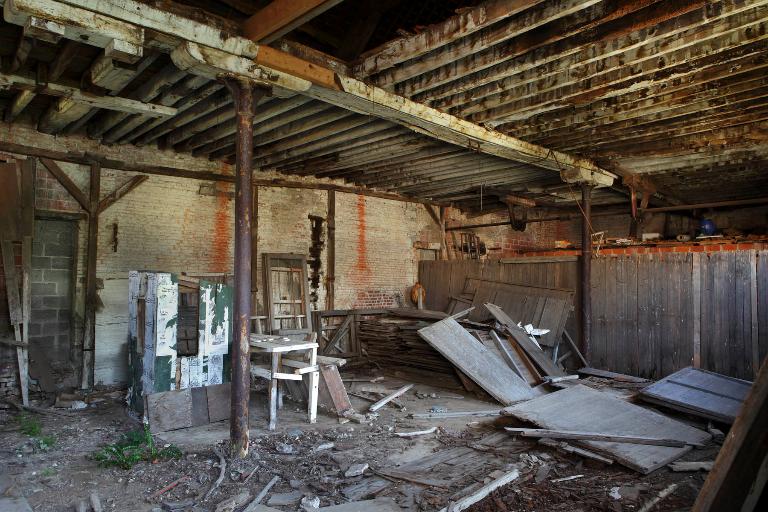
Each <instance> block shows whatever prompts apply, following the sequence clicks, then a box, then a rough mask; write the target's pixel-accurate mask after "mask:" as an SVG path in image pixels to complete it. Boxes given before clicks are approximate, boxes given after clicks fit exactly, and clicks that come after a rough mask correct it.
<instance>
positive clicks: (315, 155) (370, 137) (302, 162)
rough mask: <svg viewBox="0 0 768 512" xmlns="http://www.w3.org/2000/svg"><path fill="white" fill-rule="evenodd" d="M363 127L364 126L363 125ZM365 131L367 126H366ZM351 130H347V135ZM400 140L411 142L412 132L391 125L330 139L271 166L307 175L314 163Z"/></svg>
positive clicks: (351, 155)
mask: <svg viewBox="0 0 768 512" xmlns="http://www.w3.org/2000/svg"><path fill="white" fill-rule="evenodd" d="M364 128H365V127H364ZM366 131H367V128H366ZM350 133H352V132H348V133H347V135H348V136H349V134H350ZM402 141H407V142H412V141H413V134H412V133H410V132H408V131H407V130H406V129H405V128H402V127H400V126H393V127H391V128H389V129H385V130H382V131H380V132H378V133H372V134H366V135H364V136H362V137H349V138H348V139H346V140H345V139H343V138H342V139H341V141H339V140H338V139H337V140H336V141H332V142H333V143H332V144H329V145H328V146H325V147H321V148H319V149H315V150H314V151H312V152H310V153H308V154H305V155H304V156H303V157H301V158H298V159H290V160H286V161H283V162H279V163H277V164H275V165H273V166H272V167H273V168H275V169H277V170H279V171H280V172H290V173H291V174H297V175H300V176H309V175H312V174H314V173H315V165H317V164H321V165H322V164H325V163H328V162H331V163H337V162H341V161H343V160H345V159H352V158H355V157H357V156H359V155H360V154H361V153H368V152H373V151H376V150H377V149H379V148H385V147H391V146H393V145H394V146H397V145H399V144H400V143H401V142H402Z"/></svg>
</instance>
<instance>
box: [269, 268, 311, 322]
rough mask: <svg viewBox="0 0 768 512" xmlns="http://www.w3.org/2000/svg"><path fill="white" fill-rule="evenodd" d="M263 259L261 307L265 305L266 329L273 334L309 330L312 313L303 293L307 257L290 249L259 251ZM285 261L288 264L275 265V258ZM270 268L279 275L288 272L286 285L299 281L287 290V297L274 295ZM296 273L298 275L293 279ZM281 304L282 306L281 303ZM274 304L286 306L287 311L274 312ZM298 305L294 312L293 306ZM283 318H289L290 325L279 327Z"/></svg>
mask: <svg viewBox="0 0 768 512" xmlns="http://www.w3.org/2000/svg"><path fill="white" fill-rule="evenodd" d="M262 259H263V262H264V266H263V279H264V308H265V309H266V311H265V313H266V315H265V316H266V317H267V330H268V331H269V332H272V333H275V334H300V333H308V332H312V316H311V310H310V308H309V293H307V288H308V282H307V257H306V256H305V255H303V254H292V253H264V254H263V255H262ZM278 261H282V262H288V266H277V265H276V262H278ZM274 272H278V273H280V274H279V275H283V274H285V275H288V276H289V277H290V279H289V280H288V281H289V282H288V283H284V284H287V285H288V286H289V287H292V286H293V285H296V284H297V285H299V290H289V292H291V293H290V297H288V298H284V299H277V300H275V298H274V296H273V295H274V293H275V292H276V291H279V290H276V289H275V287H274V283H273V277H274V274H273V273H274ZM296 275H298V279H296ZM296 291H298V297H294V295H293V292H296ZM281 305H282V306H283V307H281ZM275 308H281V309H283V308H288V309H290V311H289V312H283V313H281V314H276V312H275ZM297 308H298V312H296V309H297ZM286 320H293V321H294V322H295V325H294V326H291V327H288V328H283V327H282V323H283V321H286Z"/></svg>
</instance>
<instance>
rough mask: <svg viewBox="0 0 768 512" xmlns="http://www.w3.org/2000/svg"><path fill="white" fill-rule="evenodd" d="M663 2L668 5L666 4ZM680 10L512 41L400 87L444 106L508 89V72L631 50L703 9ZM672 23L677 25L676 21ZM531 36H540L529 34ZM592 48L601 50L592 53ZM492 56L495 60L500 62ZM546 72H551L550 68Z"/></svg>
mask: <svg viewBox="0 0 768 512" xmlns="http://www.w3.org/2000/svg"><path fill="white" fill-rule="evenodd" d="M700 4H701V2H700V1H699V0H694V1H692V0H688V1H687V2H685V3H683V4H682V5H688V6H691V7H696V8H698V7H700ZM665 5H668V4H666V3H665ZM676 5H677V4H676ZM678 14H679V12H678V10H677V9H674V10H672V9H668V8H667V9H665V10H663V12H662V13H656V14H655V15H654V13H653V12H652V11H649V10H647V9H646V10H642V11H640V12H638V13H635V15H633V17H632V19H633V24H632V25H631V27H630V28H629V31H628V27H627V26H626V21H625V20H623V19H621V18H620V19H616V20H613V21H610V22H608V23H605V24H604V25H601V24H598V25H597V26H595V27H593V28H592V29H591V30H587V31H584V32H583V33H580V34H578V35H575V36H572V37H569V38H567V39H564V40H560V41H557V42H554V43H552V44H548V45H546V46H543V47H540V48H531V47H530V45H534V44H536V43H537V42H538V40H536V41H530V40H527V41H526V40H525V39H522V40H518V41H513V42H512V44H513V45H514V46H511V47H508V46H506V45H505V46H500V47H499V48H497V55H495V56H494V55H493V54H483V55H480V56H477V57H475V56H472V57H469V58H468V59H466V60H463V61H461V62H459V63H456V66H455V69H450V68H444V69H442V70H441V73H442V75H443V76H438V77H437V79H438V80H444V81H445V83H444V85H440V86H434V85H432V82H433V77H432V75H431V74H426V75H424V76H421V77H418V78H416V79H414V80H413V81H412V83H410V82H409V83H406V84H403V85H402V86H401V90H405V89H406V88H408V89H409V90H413V91H416V90H422V91H424V92H421V93H418V94H415V95H414V96H412V99H414V100H415V101H419V102H422V103H429V104H431V105H432V106H434V107H437V108H440V109H444V110H445V109H448V108H451V107H455V106H458V105H463V104H465V103H468V102H470V101H472V100H473V99H476V98H483V97H484V96H488V95H491V94H495V93H497V92H499V91H501V90H503V89H504V88H508V87H509V86H510V85H511V84H513V83H514V80H512V79H511V78H510V77H513V76H516V75H518V74H520V73H522V72H524V71H527V70H531V69H534V68H540V67H542V66H545V65H548V66H549V68H551V69H555V70H558V65H565V66H568V65H569V62H570V61H567V60H565V59H571V60H572V61H573V62H581V61H584V60H586V59H590V58H594V56H595V55H598V56H602V55H610V54H612V53H621V52H620V51H619V49H632V48H633V47H635V46H636V45H637V44H646V43H650V42H653V41H655V40H657V39H658V38H659V34H662V35H671V34H672V33H678V32H681V31H682V30H683V28H682V27H686V28H687V27H689V26H692V25H695V23H694V21H695V20H697V19H698V20H701V19H703V18H704V11H703V10H696V9H694V10H693V11H692V12H689V13H687V14H684V16H682V17H678ZM609 16H610V14H609ZM603 19H605V18H603ZM665 20H666V21H665ZM597 21H599V20H597ZM597 21H595V23H596V22H597ZM675 23H679V24H678V25H677V26H675ZM651 27H652V28H651ZM530 37H541V36H536V35H531V36H530ZM518 45H519V46H518ZM596 49H599V50H601V51H599V52H596ZM492 59H498V62H495V61H493V60H492ZM475 60H479V62H475ZM553 62H559V64H552V63H553ZM560 69H562V68H560ZM547 72H548V73H552V71H551V70H550V71H547ZM505 79H506V80H505Z"/></svg>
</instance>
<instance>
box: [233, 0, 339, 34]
mask: <svg viewBox="0 0 768 512" xmlns="http://www.w3.org/2000/svg"><path fill="white" fill-rule="evenodd" d="M341 1H342V0H273V1H272V2H271V3H270V4H269V5H267V6H266V7H264V8H263V9H261V10H260V11H258V12H256V14H254V15H253V16H251V17H250V18H248V19H247V20H245V21H244V22H243V34H244V35H245V37H247V38H248V39H250V40H252V41H256V42H261V43H264V44H268V43H271V42H273V41H274V40H276V39H277V38H279V37H281V36H284V35H285V34H287V33H288V32H290V31H291V30H293V29H295V28H296V27H299V26H301V25H303V24H305V23H306V22H308V21H309V20H311V19H312V18H314V17H315V16H319V15H320V14H322V13H324V12H325V11H327V10H328V9H330V8H331V7H333V6H335V5H336V4H339V3H341Z"/></svg>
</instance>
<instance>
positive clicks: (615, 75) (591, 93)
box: [467, 34, 768, 129]
mask: <svg viewBox="0 0 768 512" xmlns="http://www.w3.org/2000/svg"><path fill="white" fill-rule="evenodd" d="M760 37H761V38H762V37H765V38H766V39H767V40H768V34H766V35H765V36H762V35H761V36H760ZM698 51H703V50H701V49H699V50H698ZM671 57H674V58H675V60H674V61H672V62H674V63H673V64H670V65H667V66H665V67H664V68H662V69H659V67H658V65H656V63H654V62H651V61H647V62H644V63H641V64H638V65H637V66H635V67H621V68H619V69H615V70H613V71H611V72H610V73H608V74H606V75H604V76H603V77H602V80H597V78H595V79H594V82H587V81H586V80H589V79H586V80H585V82H582V81H576V80H567V81H566V82H565V83H563V84H558V83H557V81H556V80H557V79H556V78H553V79H550V80H548V83H547V84H546V85H542V84H538V85H536V86H534V85H532V84H528V85H525V86H522V87H520V88H513V90H510V91H508V92H506V93H505V95H504V97H503V98H499V99H498V101H494V104H493V105H487V107H488V108H487V109H485V110H483V111H481V112H478V113H475V114H470V115H468V116H467V117H468V119H470V120H471V121H473V122H479V123H486V124H490V125H492V126H495V127H497V128H499V127H501V126H503V125H504V124H506V123H508V122H511V121H520V120H522V119H528V118H530V117H532V116H534V115H537V114H540V113H543V112H548V111H549V110H552V109H555V108H559V107H560V106H562V105H574V104H575V105H578V104H581V103H586V102H594V101H599V100H604V99H608V98H614V97H619V96H622V95H625V94H631V93H632V92H634V91H636V90H637V89H641V88H646V89H648V90H649V93H653V92H654V91H659V90H662V89H664V88H668V89H679V88H682V87H685V86H686V85H688V84H690V83H691V82H692V81H693V79H694V77H696V76H707V75H709V74H710V73H716V72H717V71H718V70H720V69H722V68H723V67H727V65H731V66H735V65H738V63H739V62H744V63H746V62H750V61H752V62H755V63H757V64H758V65H761V64H760V61H761V60H763V59H764V57H765V44H764V42H763V41H759V42H757V43H754V44H747V45H742V44H740V43H734V45H727V46H726V47H723V48H716V49H713V50H712V51H711V53H704V54H696V55H689V53H688V52H687V51H685V50H681V51H680V53H678V54H675V55H671V56H670V58H671ZM681 59H682V60H681ZM686 59H687V60H686ZM723 64H726V65H725V66H723ZM710 76H711V75H710ZM585 83H594V86H592V87H590V88H588V89H586V90H585V88H584V84H585ZM536 87H540V88H541V89H540V90H537V89H536ZM515 95H517V96H515ZM515 97H517V98H520V99H519V100H515V99H514V98H515ZM500 129H503V128H500Z"/></svg>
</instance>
